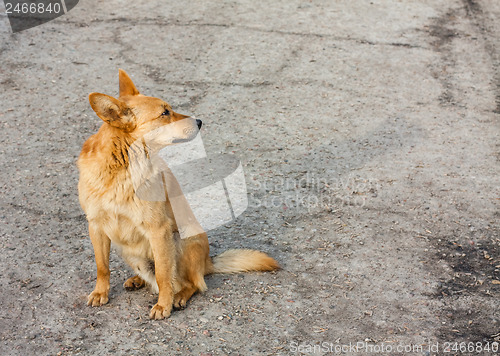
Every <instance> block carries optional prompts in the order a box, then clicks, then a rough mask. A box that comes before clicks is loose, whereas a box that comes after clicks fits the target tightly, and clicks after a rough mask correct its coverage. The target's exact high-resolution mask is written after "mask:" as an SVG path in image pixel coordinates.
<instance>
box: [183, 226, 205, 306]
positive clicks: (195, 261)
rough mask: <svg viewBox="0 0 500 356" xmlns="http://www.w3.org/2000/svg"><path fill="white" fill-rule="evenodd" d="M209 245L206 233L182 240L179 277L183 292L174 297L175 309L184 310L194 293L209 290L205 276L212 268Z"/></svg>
mask: <svg viewBox="0 0 500 356" xmlns="http://www.w3.org/2000/svg"><path fill="white" fill-rule="evenodd" d="M208 253H209V245H208V238H207V235H206V234H205V233H202V234H199V235H196V236H192V237H189V238H187V239H183V240H181V255H180V257H179V261H178V263H177V269H178V271H177V276H178V281H179V282H180V284H181V290H180V291H179V292H177V293H176V294H175V296H174V307H176V308H183V307H185V306H186V303H187V301H188V300H189V299H190V298H191V297H192V296H193V294H194V293H196V292H198V291H200V292H204V291H206V290H207V285H206V283H205V278H204V276H205V274H207V268H208V269H210V268H212V267H211V260H210V257H209V255H208Z"/></svg>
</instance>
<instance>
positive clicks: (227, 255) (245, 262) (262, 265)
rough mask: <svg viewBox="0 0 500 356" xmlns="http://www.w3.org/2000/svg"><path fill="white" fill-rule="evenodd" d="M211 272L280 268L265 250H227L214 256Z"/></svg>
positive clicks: (272, 269) (209, 271) (209, 269)
mask: <svg viewBox="0 0 500 356" xmlns="http://www.w3.org/2000/svg"><path fill="white" fill-rule="evenodd" d="M210 267H211V268H208V271H207V274H210V273H238V272H249V271H263V272H264V271H274V270H277V269H279V268H280V266H279V265H278V262H276V261H275V260H274V259H273V258H272V257H269V256H268V255H267V254H265V253H264V252H260V251H256V250H247V249H234V250H227V251H224V252H223V253H221V254H220V255H218V256H215V257H214V258H212V266H210Z"/></svg>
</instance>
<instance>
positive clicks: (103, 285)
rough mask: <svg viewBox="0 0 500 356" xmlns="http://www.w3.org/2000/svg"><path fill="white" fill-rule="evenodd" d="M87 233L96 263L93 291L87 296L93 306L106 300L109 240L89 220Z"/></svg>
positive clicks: (88, 301) (99, 304)
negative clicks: (95, 278) (95, 279)
mask: <svg viewBox="0 0 500 356" xmlns="http://www.w3.org/2000/svg"><path fill="white" fill-rule="evenodd" d="M89 235H90V240H91V241H92V246H94V255H95V263H96V265H97V281H96V284H95V288H94V291H93V292H92V293H90V295H89V296H88V297H87V304H88V305H92V306H93V307H98V306H101V305H104V304H106V303H107V302H108V293H109V248H110V245H111V240H110V239H109V238H108V237H107V236H106V235H105V234H104V232H103V231H102V230H101V229H99V228H98V227H97V226H94V224H92V223H91V222H89Z"/></svg>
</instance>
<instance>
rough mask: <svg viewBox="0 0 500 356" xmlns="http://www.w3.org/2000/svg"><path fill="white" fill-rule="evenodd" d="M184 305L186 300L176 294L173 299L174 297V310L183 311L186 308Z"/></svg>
mask: <svg viewBox="0 0 500 356" xmlns="http://www.w3.org/2000/svg"><path fill="white" fill-rule="evenodd" d="M186 303H187V300H186V299H185V298H184V297H183V296H181V295H179V294H176V295H175V297H174V308H175V309H184V308H185V307H186Z"/></svg>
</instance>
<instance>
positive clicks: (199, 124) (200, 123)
mask: <svg viewBox="0 0 500 356" xmlns="http://www.w3.org/2000/svg"><path fill="white" fill-rule="evenodd" d="M202 124H203V123H202V122H201V120H200V119H196V125H198V130H199V129H201V125H202Z"/></svg>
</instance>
